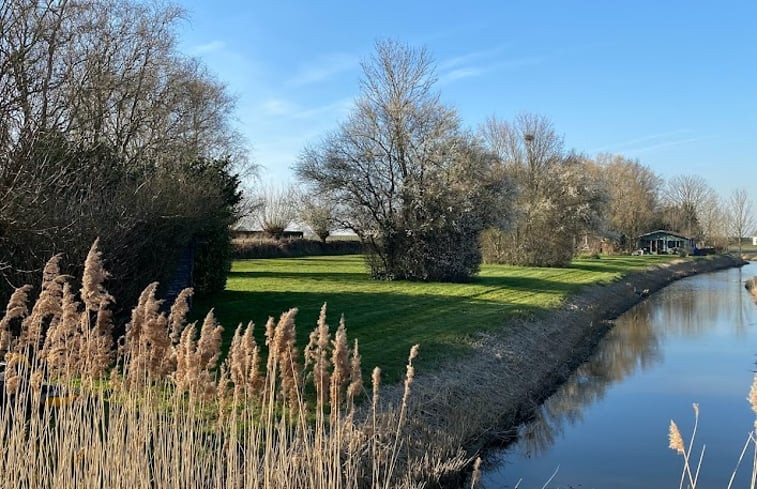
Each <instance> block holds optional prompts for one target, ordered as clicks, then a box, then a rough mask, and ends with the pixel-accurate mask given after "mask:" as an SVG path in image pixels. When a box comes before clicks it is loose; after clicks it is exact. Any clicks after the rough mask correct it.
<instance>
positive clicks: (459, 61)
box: [437, 45, 509, 71]
mask: <svg viewBox="0 0 757 489" xmlns="http://www.w3.org/2000/svg"><path fill="white" fill-rule="evenodd" d="M508 47H509V45H502V46H498V47H496V48H492V49H482V50H480V51H472V52H470V53H466V54H462V55H460V56H455V57H453V58H448V59H445V60H443V61H440V62H439V63H438V64H437V69H438V70H440V71H445V70H449V69H452V68H456V67H458V66H461V65H467V64H470V63H472V62H474V61H476V60H480V59H482V58H483V59H486V58H491V57H493V56H495V55H497V54H499V53H501V52H502V51H504V50H505V49H506V48H508Z"/></svg>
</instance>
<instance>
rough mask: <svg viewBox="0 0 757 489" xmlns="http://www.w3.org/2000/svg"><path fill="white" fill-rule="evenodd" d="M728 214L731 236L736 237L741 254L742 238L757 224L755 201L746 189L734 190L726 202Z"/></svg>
mask: <svg viewBox="0 0 757 489" xmlns="http://www.w3.org/2000/svg"><path fill="white" fill-rule="evenodd" d="M726 209H727V210H726V212H727V215H728V227H729V231H730V234H731V236H734V237H735V238H736V242H737V244H738V247H739V255H741V252H742V247H743V244H742V242H741V241H742V238H743V237H744V236H746V235H747V234H748V233H750V232H751V231H754V229H755V226H757V220H756V219H755V215H754V211H753V203H752V201H751V200H749V195H748V194H747V192H746V190H744V189H737V190H734V191H733V192H732V193H731V195H730V196H729V197H728V201H727V202H726Z"/></svg>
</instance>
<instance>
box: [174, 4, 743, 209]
mask: <svg viewBox="0 0 757 489" xmlns="http://www.w3.org/2000/svg"><path fill="white" fill-rule="evenodd" d="M179 4H180V5H182V6H183V7H184V8H186V9H187V12H188V19H187V21H186V22H184V23H182V24H181V28H180V30H179V37H180V41H181V48H182V50H183V51H185V52H186V53H187V54H190V55H193V56H197V57H199V58H201V59H202V60H203V61H204V62H205V63H206V64H207V65H208V66H209V67H210V69H211V70H212V71H213V72H214V73H215V74H216V75H217V76H218V78H219V79H220V80H222V81H224V82H226V83H227V84H228V86H229V88H230V90H231V92H232V93H233V94H235V95H236V96H237V97H238V100H239V103H238V112H237V117H238V123H239V127H240V129H241V131H242V133H243V134H245V136H246V137H247V139H248V142H249V144H250V146H251V148H252V156H253V159H254V160H255V161H256V162H257V163H259V164H260V165H262V166H263V169H262V171H261V177H262V179H263V180H264V181H275V182H286V181H288V180H292V179H293V178H294V177H293V175H292V172H291V170H290V167H291V166H292V164H293V163H294V162H295V161H296V159H297V155H298V154H299V152H300V151H301V150H302V148H303V146H304V145H305V144H306V143H307V142H316V141H318V140H319V138H320V137H321V136H323V135H324V134H325V133H327V132H328V131H330V130H333V129H335V128H336V127H337V125H338V123H339V121H340V120H343V119H344V117H345V115H346V114H347V112H348V111H349V109H350V105H351V102H352V100H353V98H354V97H355V96H356V95H357V94H358V85H359V79H360V68H359V63H360V60H361V59H365V58H366V57H368V56H370V55H371V53H372V50H373V45H374V42H375V41H376V40H377V39H382V38H387V37H390V38H393V39H397V40H400V41H403V42H406V43H409V44H411V45H416V46H425V47H426V48H428V49H429V51H430V52H431V53H432V54H433V56H434V59H435V60H436V62H437V75H438V77H439V83H438V89H439V91H440V93H441V96H442V99H443V101H444V102H445V103H447V104H449V105H452V106H454V107H455V108H457V110H458V111H459V113H460V115H461V118H462V120H463V122H464V124H466V125H467V126H469V127H472V128H475V127H477V126H478V124H479V123H480V122H481V121H483V120H484V119H485V118H486V117H487V116H489V115H491V114H496V115H497V116H498V117H501V118H505V119H511V118H512V117H513V116H515V115H516V114H518V113H520V112H533V113H537V114H542V115H546V116H547V117H549V118H550V119H552V121H553V122H554V124H555V127H556V129H557V130H558V132H560V133H561V134H563V135H564V137H565V141H566V143H567V146H568V147H570V148H575V149H577V150H579V151H583V152H586V153H588V154H590V155H593V154H595V153H597V152H598V151H607V152H613V153H619V154H623V155H625V156H628V157H631V158H638V159H639V160H640V161H641V162H642V163H644V164H646V165H647V166H649V167H651V168H652V169H654V170H655V171H656V172H657V173H658V174H660V175H662V176H664V177H670V176H673V175H678V174H696V175H701V176H702V177H704V178H705V179H707V180H708V181H709V182H710V183H711V185H712V186H713V187H714V188H715V189H716V190H717V191H718V192H719V193H721V194H727V193H728V192H730V191H731V190H733V189H734V188H736V187H742V188H746V189H748V190H749V192H750V193H751V196H752V198H753V199H754V200H757V185H755V184H756V183H757V138H756V137H755V136H757V92H756V90H755V89H756V88H757V2H754V1H752V2H694V1H687V2H683V1H681V2H673V1H669V2H664V1H655V2H651V1H650V2H642V1H634V2H613V1H602V2H599V1H598V2H590V1H554V2H538V1H529V2H505V1H499V2H462V1H458V2H446V1H436V2H420V1H416V2H413V1H410V0H405V1H394V0H384V1H380V2H379V1H374V2H367V1H358V0H353V1H351V2H346V1H345V2H337V1H312V0H311V1H302V2H286V1H277V2H253V1H224V0H217V1H214V2H209V1H201V0H182V1H180V2H179Z"/></svg>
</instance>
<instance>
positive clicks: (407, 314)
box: [194, 255, 675, 382]
mask: <svg viewBox="0 0 757 489" xmlns="http://www.w3.org/2000/svg"><path fill="white" fill-rule="evenodd" d="M674 258H675V257H669V256H639V257H630V256H618V257H602V259H599V260H597V259H580V260H575V261H574V262H573V263H572V264H571V265H570V266H569V267H566V268H533V267H513V266H506V265H484V266H483V267H482V269H481V273H480V274H479V276H478V277H476V278H475V279H474V280H473V281H472V282H470V283H465V284H451V283H422V282H406V281H394V282H386V281H376V280H373V279H371V277H370V276H369V275H368V273H367V271H366V268H365V265H364V262H363V258H362V257H361V256H359V255H350V256H320V257H307V258H291V259H257V260H239V261H236V262H234V264H233V266H232V270H231V273H230V275H229V280H228V283H227V286H226V290H225V291H224V292H222V293H221V294H219V295H217V296H214V297H212V298H211V299H209V300H207V301H205V302H198V303H197V304H196V307H195V312H194V314H195V315H196V317H202V316H204V315H205V313H206V312H207V311H208V310H209V309H210V308H211V307H215V313H216V316H217V317H218V320H219V322H220V323H222V324H223V325H224V326H225V328H226V329H225V331H224V346H223V350H224V351H226V350H227V349H228V345H229V344H230V341H231V336H232V334H233V331H234V328H235V327H236V325H237V324H238V323H240V322H244V323H245V324H246V322H247V321H249V320H253V321H254V322H255V324H257V325H258V328H256V335H259V336H258V340H259V341H260V340H262V334H263V328H262V326H263V325H264V324H265V322H266V320H267V318H268V316H278V314H280V313H281V311H286V310H288V309H289V308H291V307H297V308H299V314H298V324H300V325H301V327H300V329H299V331H298V340H299V341H300V342H307V334H308V332H309V330H310V329H311V327H312V326H313V325H315V324H316V321H317V319H318V313H319V310H320V308H321V306H322V305H323V303H328V309H329V311H330V312H331V314H330V317H332V318H335V317H337V316H336V315H337V314H344V316H345V319H346V323H347V328H348V330H349V332H350V336H352V337H355V338H359V339H360V350H361V352H362V355H363V365H364V366H366V367H372V366H374V365H381V366H382V369H383V371H384V373H385V379H386V380H387V381H389V382H394V381H397V380H399V379H400V378H401V377H402V375H403V373H404V365H403V363H402V360H401V359H402V358H403V357H404V356H405V353H406V352H407V351H408V350H409V348H410V347H411V346H412V345H414V344H421V345H423V355H422V356H421V357H420V358H419V359H418V360H419V362H418V365H419V368H420V369H422V370H423V371H428V370H432V369H433V368H434V367H436V366H438V365H439V364H440V362H442V361H443V360H446V359H449V358H450V357H458V356H460V355H462V354H464V353H466V352H467V351H469V349H470V346H469V345H470V338H471V337H472V336H473V335H475V334H476V333H481V332H486V331H490V330H492V329H499V328H501V327H502V326H503V325H505V324H507V323H508V322H509V321H512V320H514V319H530V318H534V317H538V315H540V314H543V313H545V312H547V311H549V310H551V309H553V308H555V307H556V306H557V305H559V304H560V303H561V302H562V301H563V300H564V299H565V298H566V297H567V296H569V295H571V294H574V293H577V292H579V291H580V290H581V288H582V287H584V286H587V285H594V284H598V283H606V282H611V281H613V280H615V279H617V278H618V277H621V276H623V275H625V274H627V273H631V272H634V271H639V270H642V269H645V268H647V267H649V266H651V265H656V264H660V263H663V262H666V261H670V260H672V259H674ZM332 321H334V320H333V319H332Z"/></svg>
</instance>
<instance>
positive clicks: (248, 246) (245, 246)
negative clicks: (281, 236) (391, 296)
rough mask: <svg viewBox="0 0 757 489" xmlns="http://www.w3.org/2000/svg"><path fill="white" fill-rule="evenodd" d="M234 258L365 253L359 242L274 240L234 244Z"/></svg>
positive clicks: (246, 241)
mask: <svg viewBox="0 0 757 489" xmlns="http://www.w3.org/2000/svg"><path fill="white" fill-rule="evenodd" d="M233 247H234V252H233V257H234V259H236V260H243V259H247V258H296V257H300V256H312V255H353V254H358V253H362V252H363V245H362V243H360V242H359V241H351V240H342V241H327V242H326V243H323V242H321V241H315V240H311V239H293V240H280V241H277V240H274V239H255V240H245V241H237V242H234V243H233Z"/></svg>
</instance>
